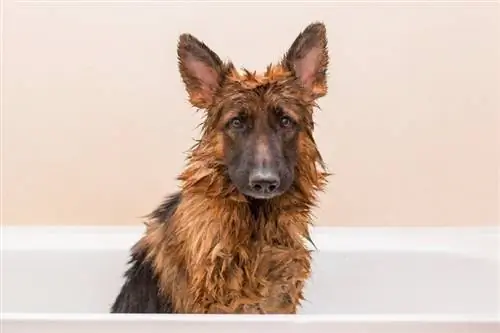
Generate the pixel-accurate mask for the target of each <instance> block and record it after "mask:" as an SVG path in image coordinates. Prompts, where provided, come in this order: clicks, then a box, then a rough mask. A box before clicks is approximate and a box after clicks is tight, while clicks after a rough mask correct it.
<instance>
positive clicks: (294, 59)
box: [282, 22, 328, 99]
mask: <svg viewBox="0 0 500 333" xmlns="http://www.w3.org/2000/svg"><path fill="white" fill-rule="evenodd" d="M282 65H283V67H285V68H286V69H287V70H289V71H291V72H292V73H294V75H295V76H296V77H297V79H299V80H300V82H301V84H302V85H303V87H304V88H305V89H306V90H307V91H308V92H309V93H310V94H311V97H312V98H314V99H316V98H319V97H322V96H324V95H325V94H326V93H327V82H326V72H327V67H328V49H327V37H326V28H325V25H324V24H323V23H319V22H316V23H312V24H310V25H309V26H307V27H306V28H305V29H304V30H303V31H302V32H301V33H300V34H299V35H298V37H297V38H296V39H295V41H294V42H293V44H292V46H291V47H290V49H289V50H288V52H287V53H286V54H285V57H284V58H283V62H282Z"/></svg>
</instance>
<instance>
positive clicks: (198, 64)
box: [111, 22, 328, 314]
mask: <svg viewBox="0 0 500 333" xmlns="http://www.w3.org/2000/svg"><path fill="white" fill-rule="evenodd" d="M177 53H178V62H179V71H180V75H181V77H182V81H183V82H184V85H185V87H186V91H187V94H188V96H189V101H190V103H191V104H192V105H193V106H194V107H196V108H199V109H202V110H203V111H204V112H203V113H204V115H205V118H204V122H203V126H202V134H201V138H200V140H199V141H197V143H196V144H195V145H194V147H193V148H192V149H191V150H190V152H189V156H188V158H187V165H186V168H185V169H184V171H183V172H182V173H181V174H180V175H179V176H178V180H179V181H180V183H181V187H180V191H179V192H177V193H175V194H172V195H171V196H168V197H167V198H166V199H165V200H164V202H163V203H162V204H161V205H160V206H159V207H158V208H157V209H156V210H154V211H153V212H152V213H151V214H149V215H148V217H147V221H146V226H147V228H146V231H145V234H144V235H143V237H142V238H141V239H140V240H139V241H138V242H137V243H136V244H135V245H134V246H133V248H132V250H131V259H130V262H129V265H130V266H129V268H128V270H127V271H126V273H125V282H124V284H123V286H122V287H121V290H120V292H119V294H118V296H117V297H116V300H115V302H114V304H113V305H112V306H111V312H114V313H206V314H208V313H240V314H293V313H296V312H297V309H298V308H299V307H300V304H301V301H302V300H303V287H304V284H305V282H306V281H307V280H308V278H309V276H310V273H311V253H310V250H309V249H308V247H307V240H310V238H309V231H308V230H309V224H310V223H311V209H312V208H314V206H315V205H316V202H317V194H318V192H319V191H322V190H323V189H324V187H325V185H326V179H327V176H328V173H327V172H326V168H325V165H324V163H323V160H322V158H321V155H320V153H319V151H318V148H317V146H316V143H315V141H314V138H313V127H314V122H313V111H314V109H315V108H316V106H317V104H316V101H317V99H318V98H320V97H322V96H324V95H325V94H326V93H327V80H326V72H327V67H328V51H327V38H326V29H325V26H324V25H323V24H322V23H319V22H315V23H312V24H310V25H309V26H307V27H306V28H305V29H304V30H303V31H302V32H301V33H300V34H299V35H298V36H297V37H296V39H295V41H294V42H293V43H292V45H291V47H290V48H289V50H288V51H287V52H286V53H285V55H284V57H283V58H282V60H281V61H279V62H278V63H276V64H272V65H269V66H268V67H267V69H266V70H265V71H264V72H263V73H261V74H258V73H256V72H253V71H249V70H246V69H242V70H237V69H236V68H235V66H234V65H233V64H232V63H231V62H223V61H221V59H220V57H219V56H218V55H217V54H216V53H214V51H212V50H211V49H210V48H208V47H207V46H206V45H205V44H204V43H203V42H201V41H200V40H198V39H197V38H195V37H194V36H192V35H190V34H182V35H180V37H179V40H178V47H177Z"/></svg>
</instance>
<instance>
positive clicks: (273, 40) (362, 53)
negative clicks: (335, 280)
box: [2, 0, 500, 225]
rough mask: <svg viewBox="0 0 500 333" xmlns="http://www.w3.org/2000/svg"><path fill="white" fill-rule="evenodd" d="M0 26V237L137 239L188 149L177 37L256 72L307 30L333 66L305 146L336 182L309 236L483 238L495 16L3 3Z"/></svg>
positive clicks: (191, 128)
mask: <svg viewBox="0 0 500 333" xmlns="http://www.w3.org/2000/svg"><path fill="white" fill-rule="evenodd" d="M4 19H5V22H4V36H3V47H4V49H3V50H4V51H3V71H2V77H3V104H2V107H3V109H2V113H3V114H2V116H3V119H2V138H3V151H2V166H3V177H2V195H3V207H2V222H3V223H4V224H18V225H19V224H138V223H140V219H139V218H138V217H139V216H141V215H144V214H146V213H148V212H149V211H150V210H151V209H153V208H154V206H155V205H156V204H157V203H158V202H159V201H160V200H161V198H162V197H163V196H164V195H165V194H167V193H169V192H172V191H174V190H176V182H175V179H174V178H175V176H176V175H177V173H178V172H179V171H180V170H181V168H182V167H183V163H184V157H185V155H184V152H185V151H186V150H187V149H188V148H189V147H190V146H191V145H192V143H193V141H192V140H193V138H195V137H196V136H197V131H196V125H197V124H198V123H199V121H200V114H197V113H196V112H195V111H194V109H192V108H191V107H190V106H189V105H188V104H187V102H186V95H185V93H184V89H183V86H182V85H181V81H180V78H179V75H178V73H177V65H176V40H177V37H178V35H179V34H180V33H181V32H191V33H193V34H195V35H196V36H198V37H199V38H200V39H202V40H204V41H205V42H206V43H207V44H208V45H209V46H210V47H212V48H213V49H214V50H216V52H218V53H219V54H220V55H221V56H223V57H230V58H232V60H233V61H234V62H236V63H237V64H240V65H244V66H245V67H248V68H254V69H262V68H264V66H265V65H267V63H269V62H271V61H275V60H277V59H279V57H281V55H282V53H283V52H285V50H286V49H287V48H288V46H289V45H290V44H291V42H292V41H293V39H294V38H295V37H296V35H297V34H298V33H299V31H300V30H301V29H302V28H304V27H305V26H306V25H307V24H308V23H310V22H311V21H314V20H322V21H324V22H325V23H326V24H327V28H328V31H329V32H328V33H329V43H330V56H331V63H332V66H331V75H330V87H331V92H330V94H329V95H328V96H327V97H325V98H323V99H322V100H321V101H320V105H321V107H322V111H320V112H318V113H317V118H316V120H317V123H318V127H317V132H316V136H317V141H318V143H319V145H320V147H321V150H322V152H323V154H324V157H325V159H326V161H327V163H328V164H329V167H330V171H332V172H334V173H335V174H336V175H335V176H334V177H332V178H331V183H330V186H329V189H328V192H327V193H325V195H323V196H322V203H321V208H320V209H318V211H317V217H318V221H317V223H319V224H330V225H493V224H495V223H497V222H498V202H499V198H498V193H497V185H498V166H499V164H498V156H499V145H498V142H499V141H498V139H499V136H498V132H497V129H498V125H499V123H498V118H497V116H498V112H499V109H500V105H499V104H500V94H499V89H500V85H499V75H500V69H499V67H500V66H499V59H500V51H499V49H500V46H499V43H500V23H499V22H500V20H499V7H498V5H494V4H489V5H488V4H482V5H480V4H477V3H476V4H474V1H471V3H469V4H462V5H449V4H448V5H446V4H442V3H441V4H437V5H436V4H434V5H432V4H429V3H427V4H423V5H422V4H420V5H418V4H417V5H415V4H413V5H408V4H407V5H404V4H385V5H384V4H380V3H378V4H377V3H375V2H371V3H370V2H367V3H363V4H360V3H358V4H351V5H349V4H345V3H344V4H336V5H322V6H319V5H308V6H305V5H293V6H292V5H288V6H286V5H281V6H277V5H273V6H271V5H267V6H265V7H264V5H262V4H260V5H246V6H243V5H233V6H229V5H224V4H218V5H213V4H212V5H201V4H191V5H190V4H189V3H184V4H176V5H174V4H172V3H170V4H169V3H168V1H167V2H166V3H163V4H162V5H161V6H159V5H144V4H143V5H138V4H133V3H128V4H124V3H122V4H115V5H109V3H108V4H103V3H101V4H99V3H97V4H96V3H94V4H92V5H88V4H87V5H85V4H81V3H80V4H78V3H77V2H71V1H63V2H62V3H59V4H57V3H40V2H39V3H36V2H27V3H26V2H24V3H21V2H16V1H14V0H5V1H4Z"/></svg>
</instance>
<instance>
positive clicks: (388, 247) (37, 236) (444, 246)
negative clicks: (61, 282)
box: [0, 225, 500, 262]
mask: <svg viewBox="0 0 500 333" xmlns="http://www.w3.org/2000/svg"><path fill="white" fill-rule="evenodd" d="M144 230H145V226H5V225H4V226H1V227H0V237H1V242H0V249H1V251H0V252H4V251H9V252H10V251H34V250H66V251H73V250H74V251H89V250H90V251H93V250H104V251H114V250H129V249H130V248H131V246H132V245H133V244H134V243H135V242H137V241H138V240H139V238H140V237H141V236H142V234H143V232H144ZM311 238H312V240H313V242H314V244H315V246H316V249H315V248H314V247H312V246H311V250H318V251H332V252H378V253H380V252H405V253H408V252H412V253H446V254H457V255H460V256H466V257H474V258H478V259H486V260H492V261H496V262H499V260H500V226H498V227H497V226H485V227H330V226H315V227H312V228H311Z"/></svg>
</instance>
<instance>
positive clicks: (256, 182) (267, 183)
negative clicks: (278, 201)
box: [249, 170, 280, 194]
mask: <svg viewBox="0 0 500 333" xmlns="http://www.w3.org/2000/svg"><path fill="white" fill-rule="evenodd" d="M249 181H250V184H249V185H250V188H251V189H252V191H255V192H257V193H262V194H267V193H272V192H274V191H276V190H277V189H278V187H279V186H280V179H279V177H278V176H277V175H276V174H275V173H273V172H269V171H262V170H259V171H257V172H254V173H252V175H251V176H250V179H249Z"/></svg>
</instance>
